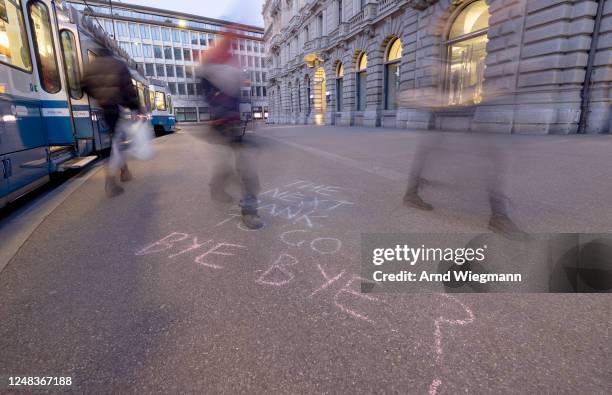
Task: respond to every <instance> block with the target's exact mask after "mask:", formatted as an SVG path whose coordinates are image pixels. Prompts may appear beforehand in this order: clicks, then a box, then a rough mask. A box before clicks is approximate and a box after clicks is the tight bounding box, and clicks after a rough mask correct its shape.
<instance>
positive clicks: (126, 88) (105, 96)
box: [82, 56, 140, 110]
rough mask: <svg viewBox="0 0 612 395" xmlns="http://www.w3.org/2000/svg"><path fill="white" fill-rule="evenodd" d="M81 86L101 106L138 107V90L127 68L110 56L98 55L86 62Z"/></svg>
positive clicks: (131, 108)
mask: <svg viewBox="0 0 612 395" xmlns="http://www.w3.org/2000/svg"><path fill="white" fill-rule="evenodd" d="M82 86H83V90H84V91H85V92H86V93H87V94H88V95H89V96H91V97H92V98H94V99H95V100H96V101H97V102H98V103H99V104H100V106H102V107H116V106H122V107H127V108H129V109H130V110H138V109H140V101H139V98H138V92H137V91H136V87H135V86H134V85H133V84H132V76H131V75H130V71H129V69H128V68H127V66H126V65H125V63H123V62H122V61H121V60H119V59H116V58H114V57H112V56H100V57H97V58H95V59H94V60H93V61H92V62H90V63H88V64H87V65H86V66H85V69H84V70H83V80H82Z"/></svg>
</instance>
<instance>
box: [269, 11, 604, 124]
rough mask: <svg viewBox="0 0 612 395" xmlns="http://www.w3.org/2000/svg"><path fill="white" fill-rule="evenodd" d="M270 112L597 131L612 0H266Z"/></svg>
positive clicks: (319, 120)
mask: <svg viewBox="0 0 612 395" xmlns="http://www.w3.org/2000/svg"><path fill="white" fill-rule="evenodd" d="M263 14H264V22H265V33H264V41H265V42H266V46H267V50H268V58H267V66H268V70H269V73H268V99H269V108H270V115H269V120H270V121H271V122H274V123H297V124H302V123H316V124H330V125H364V126H371V127H376V126H384V127H397V128H419V129H444V130H447V129H461V130H478V131H490V132H502V133H563V134H569V133H608V132H610V128H611V126H610V125H611V123H612V115H611V109H610V107H611V105H610V103H611V100H612V90H611V81H612V0H599V1H591V0H575V1H572V0H267V1H266V2H265V4H264V6H263Z"/></svg>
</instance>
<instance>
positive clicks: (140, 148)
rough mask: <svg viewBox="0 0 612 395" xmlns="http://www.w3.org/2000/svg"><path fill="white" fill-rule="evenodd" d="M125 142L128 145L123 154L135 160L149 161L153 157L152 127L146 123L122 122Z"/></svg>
mask: <svg viewBox="0 0 612 395" xmlns="http://www.w3.org/2000/svg"><path fill="white" fill-rule="evenodd" d="M122 123H123V125H122V129H123V132H124V133H125V140H126V142H127V143H128V144H129V145H128V148H127V149H126V151H125V153H126V154H127V156H128V157H130V158H132V159H136V160H149V159H153V156H155V150H154V148H153V137H154V133H153V127H152V126H151V123H150V122H148V121H126V120H124V121H122Z"/></svg>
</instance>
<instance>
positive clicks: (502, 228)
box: [489, 214, 527, 240]
mask: <svg viewBox="0 0 612 395" xmlns="http://www.w3.org/2000/svg"><path fill="white" fill-rule="evenodd" d="M489 230H491V231H493V232H495V233H499V234H501V235H504V236H506V237H508V238H510V239H516V240H523V239H524V238H525V237H526V236H527V234H526V233H525V232H523V231H522V230H521V229H520V228H519V227H518V226H516V224H515V223H514V222H512V220H511V219H510V218H509V217H508V216H507V215H505V214H493V215H491V219H489Z"/></svg>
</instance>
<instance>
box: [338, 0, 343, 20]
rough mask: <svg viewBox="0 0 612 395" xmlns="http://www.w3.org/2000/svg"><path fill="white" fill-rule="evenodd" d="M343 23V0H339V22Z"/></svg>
mask: <svg viewBox="0 0 612 395" xmlns="http://www.w3.org/2000/svg"><path fill="white" fill-rule="evenodd" d="M341 23H342V0H338V24H341Z"/></svg>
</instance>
